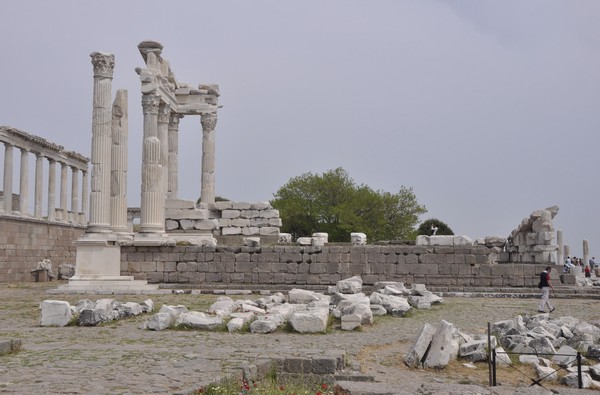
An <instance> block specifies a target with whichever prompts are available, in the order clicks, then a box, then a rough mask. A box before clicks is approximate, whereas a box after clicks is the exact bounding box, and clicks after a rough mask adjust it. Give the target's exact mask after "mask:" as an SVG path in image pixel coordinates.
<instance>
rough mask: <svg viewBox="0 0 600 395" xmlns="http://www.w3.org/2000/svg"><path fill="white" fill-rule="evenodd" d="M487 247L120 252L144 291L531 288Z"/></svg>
mask: <svg viewBox="0 0 600 395" xmlns="http://www.w3.org/2000/svg"><path fill="white" fill-rule="evenodd" d="M496 255H497V254H496V253H495V251H494V250H493V249H490V248H488V247H485V246H429V247H425V246H408V245H389V246H377V245H367V246H350V245H349V244H348V245H325V246H323V247H315V246H306V247H303V246H291V245H289V246H288V245H276V246H268V247H265V246H263V247H225V246H218V247H216V248H215V247H199V246H164V247H135V246H130V247H122V249H121V273H122V274H123V275H133V276H135V277H136V278H137V279H143V280H148V281H149V282H150V283H181V284H206V283H210V284H212V285H222V286H225V287H242V286H253V285H254V286H261V285H263V286H265V287H268V286H272V287H273V286H279V287H281V288H286V287H288V288H291V287H315V288H316V287H325V286H327V285H334V284H335V283H336V282H337V281H339V280H341V279H343V278H347V277H351V276H354V275H359V276H361V277H362V279H363V282H364V284H365V285H367V286H368V285H372V284H374V283H375V282H377V281H403V282H405V283H407V284H412V283H423V284H426V285H430V286H455V285H456V286H479V287H484V286H508V287H510V286H536V285H537V283H538V281H539V280H538V274H539V273H540V272H541V271H542V270H543V268H542V266H541V265H535V264H512V263H511V264H498V263H496V262H495V260H494V258H493V257H495V256H496Z"/></svg>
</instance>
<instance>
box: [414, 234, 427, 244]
mask: <svg viewBox="0 0 600 395" xmlns="http://www.w3.org/2000/svg"><path fill="white" fill-rule="evenodd" d="M415 244H416V245H418V246H428V245H429V236H426V235H418V236H417V240H416V242H415Z"/></svg>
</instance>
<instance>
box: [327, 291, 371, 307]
mask: <svg viewBox="0 0 600 395" xmlns="http://www.w3.org/2000/svg"><path fill="white" fill-rule="evenodd" d="M330 299H331V304H333V305H335V306H338V307H340V306H341V307H342V308H343V307H346V306H349V305H351V304H366V305H369V304H371V301H370V298H369V297H368V296H366V295H365V294H364V293H362V292H359V293H355V294H343V293H339V292H336V293H334V294H333V295H331V298H330Z"/></svg>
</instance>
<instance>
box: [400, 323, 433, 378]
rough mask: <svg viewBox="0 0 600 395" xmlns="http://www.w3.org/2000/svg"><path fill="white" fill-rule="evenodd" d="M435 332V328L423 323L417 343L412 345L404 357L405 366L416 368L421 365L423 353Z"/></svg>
mask: <svg viewBox="0 0 600 395" xmlns="http://www.w3.org/2000/svg"><path fill="white" fill-rule="evenodd" d="M435 332H436V328H435V327H434V326H433V325H431V324H429V323H425V325H424V326H423V329H421V333H420V334H419V337H418V338H417V341H416V342H415V344H413V345H412V347H411V348H410V351H409V352H408V353H407V354H406V355H405V356H404V363H405V364H406V365H407V366H409V367H411V368H416V367H418V366H420V365H421V364H422V362H423V359H424V357H425V356H426V355H425V353H426V352H427V349H428V348H429V345H430V344H431V341H432V339H433V335H434V334H435Z"/></svg>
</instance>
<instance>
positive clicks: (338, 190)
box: [271, 167, 427, 241]
mask: <svg viewBox="0 0 600 395" xmlns="http://www.w3.org/2000/svg"><path fill="white" fill-rule="evenodd" d="M271 205H272V206H273V207H274V208H276V209H278V210H279V213H280V216H281V219H282V221H283V226H282V231H283V232H287V233H291V234H292V236H293V237H299V236H310V235H312V234H313V233H314V232H327V233H328V234H329V239H330V240H331V241H349V240H350V233H351V232H363V233H365V234H366V235H367V237H368V238H369V239H370V240H373V241H377V240H393V239H408V238H410V237H411V236H413V238H414V233H415V227H416V225H417V223H418V220H419V215H421V214H423V213H425V212H427V210H426V209H425V207H424V206H422V205H420V204H419V203H418V202H417V198H416V196H415V194H414V193H413V190H412V188H406V187H404V186H402V187H401V188H400V191H399V192H398V193H396V194H392V193H389V192H383V191H374V190H373V189H371V188H370V187H368V186H366V185H356V183H355V182H354V180H353V179H352V178H350V176H349V175H348V172H346V170H344V169H342V168H341V167H339V168H337V169H335V170H329V171H327V172H325V173H323V174H321V175H319V174H312V173H304V174H302V175H300V176H298V177H293V178H291V179H290V180H289V181H288V182H287V183H286V184H285V185H284V186H282V187H281V188H279V190H278V191H277V192H276V193H275V194H274V199H273V200H271Z"/></svg>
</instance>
